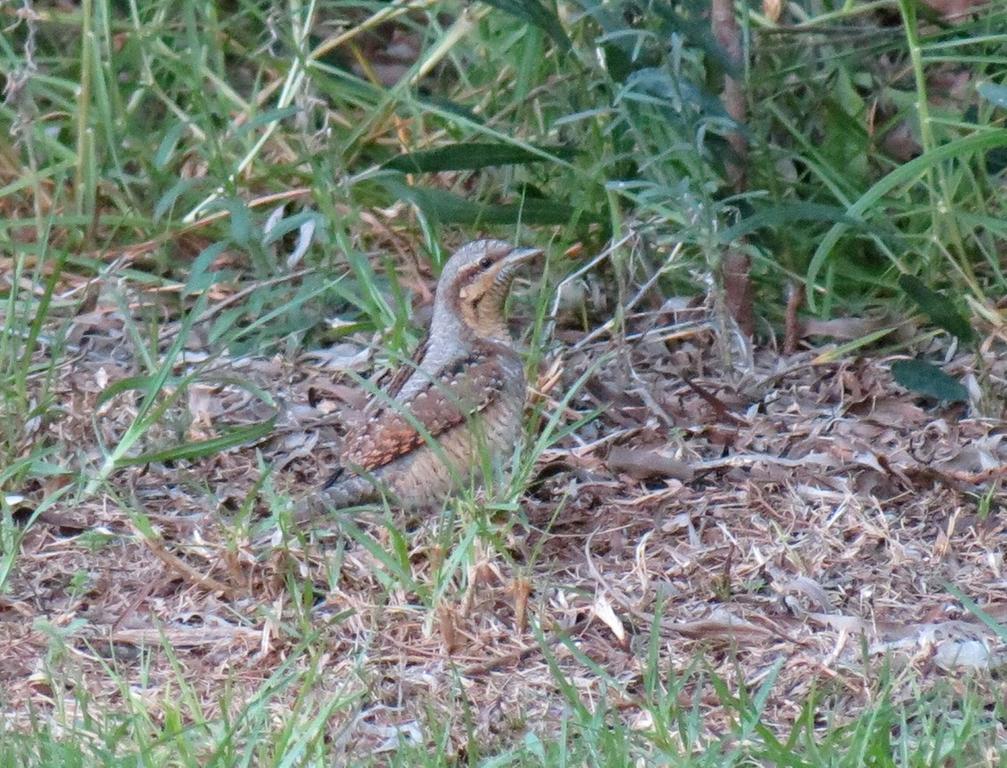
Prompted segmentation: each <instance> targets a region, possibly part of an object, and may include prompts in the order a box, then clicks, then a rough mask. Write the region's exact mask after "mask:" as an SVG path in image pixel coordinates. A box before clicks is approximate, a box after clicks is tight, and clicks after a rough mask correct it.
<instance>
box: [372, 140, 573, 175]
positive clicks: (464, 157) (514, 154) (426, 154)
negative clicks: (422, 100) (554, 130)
mask: <svg viewBox="0 0 1007 768" xmlns="http://www.w3.org/2000/svg"><path fill="white" fill-rule="evenodd" d="M533 148H534V150H535V151H533V150H532V149H526V148H524V147H519V146H516V145H514V144H499V143H491V142H468V143H458V144H448V145H447V146H444V147H437V148H436V149H426V150H421V151H419V152H409V153H407V154H405V155H398V156H396V157H393V158H392V159H391V160H389V161H388V162H386V163H385V164H384V165H383V166H382V168H385V169H387V170H391V171H401V172H402V173H437V172H439V171H473V170H476V169H478V168H487V167H489V166H494V165H526V164H528V163H539V162H543V161H548V160H550V159H551V158H550V157H546V156H544V155H552V156H553V157H554V158H558V159H560V160H570V159H572V158H573V157H575V156H576V154H577V150H576V149H574V148H572V147H564V146H562V145H558V144H557V145H551V146H550V145H533Z"/></svg>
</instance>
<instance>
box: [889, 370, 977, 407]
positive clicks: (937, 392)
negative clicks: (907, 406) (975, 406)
mask: <svg viewBox="0 0 1007 768" xmlns="http://www.w3.org/2000/svg"><path fill="white" fill-rule="evenodd" d="M892 376H894V377H895V381H897V382H898V383H899V384H901V385H902V386H903V387H905V388H906V389H908V390H911V391H913V392H918V393H919V394H921V395H926V396H927V397H932V398H934V399H935V400H944V401H946V402H949V403H964V402H968V399H969V392H968V390H967V389H965V387H964V386H963V385H962V384H961V383H960V382H958V381H955V380H954V379H953V378H951V377H950V376H948V375H947V374H946V373H944V371H942V370H941V369H940V368H938V367H937V366H936V365H932V364H930V363H927V362H924V361H923V360H899V361H898V362H897V363H895V364H894V365H892Z"/></svg>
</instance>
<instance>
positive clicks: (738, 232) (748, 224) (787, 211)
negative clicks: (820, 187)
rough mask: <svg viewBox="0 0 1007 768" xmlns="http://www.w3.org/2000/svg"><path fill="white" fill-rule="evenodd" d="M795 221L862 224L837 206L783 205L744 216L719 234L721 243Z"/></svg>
mask: <svg viewBox="0 0 1007 768" xmlns="http://www.w3.org/2000/svg"><path fill="white" fill-rule="evenodd" d="M797 221H839V222H842V223H843V224H847V225H849V226H850V227H862V226H864V222H862V221H859V220H857V219H855V218H853V217H851V216H847V215H846V211H845V209H843V208H840V207H839V206H837V205H822V204H821V203H806V202H799V203H783V204H781V205H774V206H773V207H771V208H766V209H765V210H762V211H759V212H758V213H754V214H752V215H751V216H746V217H745V218H744V219H742V220H741V221H739V222H738V223H737V224H735V225H734V226H733V227H729V228H728V229H725V230H724V231H723V232H721V233H720V241H721V242H722V243H730V242H732V241H734V240H737V239H738V238H739V237H743V236H745V235H747V234H750V233H751V232H755V231H757V230H760V229H763V228H764V227H781V226H783V225H786V224H793V223H794V222H797Z"/></svg>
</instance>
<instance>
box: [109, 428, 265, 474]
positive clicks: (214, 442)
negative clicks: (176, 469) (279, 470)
mask: <svg viewBox="0 0 1007 768" xmlns="http://www.w3.org/2000/svg"><path fill="white" fill-rule="evenodd" d="M275 423H276V420H275V419H269V420H267V421H261V422H258V423H257V424H248V425H246V426H243V427H236V428H234V429H230V430H228V431H226V432H225V433H224V434H222V435H220V436H219V437H213V438H210V439H209V440H199V441H196V442H194V443H184V444H183V445H175V446H172V447H170V448H163V449H161V450H159V451H151V452H150V453H143V454H140V455H139V456H128V457H125V458H122V459H120V460H119V462H118V464H117V466H118V467H127V466H131V465H137V464H151V463H154V462H165V461H178V460H179V459H185V460H191V459H201V458H203V457H204V456H212V455H214V454H216V453H220V452H221V451H226V450H228V449H230V448H235V447H237V446H239V445H244V444H245V443H251V442H254V441H256V440H259V439H261V438H263V437H265V436H266V435H268V434H269V433H270V432H272V431H273V427H274V425H275Z"/></svg>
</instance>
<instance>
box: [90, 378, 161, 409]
mask: <svg viewBox="0 0 1007 768" xmlns="http://www.w3.org/2000/svg"><path fill="white" fill-rule="evenodd" d="M153 381H154V377H153V376H127V377H126V378H125V379H119V380H118V381H113V382H112V383H111V384H109V385H108V386H107V387H105V389H103V390H102V391H101V394H99V395H98V400H97V402H96V403H95V405H94V407H95V408H96V409H97V408H100V407H101V406H103V405H104V404H105V403H107V402H108V401H109V400H111V399H112V398H113V397H115V396H116V395H121V394H122V393H123V392H127V391H129V390H131V389H135V390H138V391H140V392H143V393H145V394H147V393H149V392H150V388H151V384H152V383H153Z"/></svg>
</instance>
